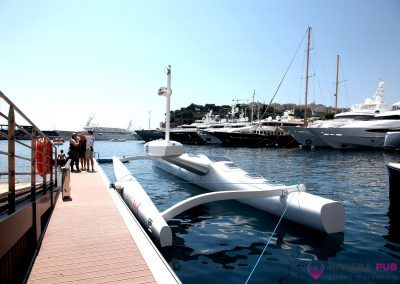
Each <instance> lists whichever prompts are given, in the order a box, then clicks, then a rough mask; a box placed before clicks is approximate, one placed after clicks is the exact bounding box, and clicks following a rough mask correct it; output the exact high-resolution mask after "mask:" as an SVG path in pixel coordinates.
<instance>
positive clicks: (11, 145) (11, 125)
mask: <svg viewBox="0 0 400 284" xmlns="http://www.w3.org/2000/svg"><path fill="white" fill-rule="evenodd" d="M0 99H3V100H4V101H5V102H6V103H7V104H8V106H9V113H8V115H5V114H3V113H2V112H1V111H0V116H1V117H3V118H5V119H6V120H7V122H8V129H7V134H6V133H0V134H1V135H0V136H1V137H6V138H7V140H8V151H7V152H4V151H0V155H5V156H7V158H8V171H7V172H2V173H0V174H1V175H6V176H8V204H7V207H8V208H7V209H8V210H7V211H8V214H12V213H14V212H15V209H16V197H17V194H16V186H15V185H16V180H15V176H17V175H19V176H21V175H30V176H31V182H30V183H31V186H30V188H31V190H30V199H31V202H35V201H36V193H37V192H38V191H39V189H40V191H43V194H46V191H47V189H48V188H52V187H53V186H55V185H57V147H55V146H54V145H52V146H51V148H50V149H49V148H46V145H44V147H43V151H38V150H37V149H36V142H37V141H38V137H37V134H39V135H41V137H43V138H44V141H46V140H47V139H48V140H50V139H49V138H48V137H47V136H46V135H45V134H44V133H43V132H42V131H41V130H40V129H39V128H38V127H37V126H36V125H35V124H34V123H33V122H32V121H31V120H30V119H29V118H28V117H27V116H26V115H25V114H24V113H23V112H22V111H21V110H20V109H19V108H18V107H17V106H16V105H15V104H14V103H13V102H12V101H11V100H10V99H9V98H7V97H6V96H5V95H4V94H3V93H2V92H1V91H0ZM15 113H17V114H18V118H20V117H22V118H23V120H24V121H25V122H27V123H29V125H30V126H31V127H32V129H31V131H30V132H29V131H28V130H26V129H25V128H24V127H22V126H20V124H18V123H17V122H16V119H15ZM16 129H18V130H19V131H21V132H22V133H24V134H26V135H28V136H30V137H31V145H28V144H26V143H23V142H21V141H19V140H18V139H17V138H16V137H15V130H16ZM16 143H18V144H20V145H22V146H24V147H26V148H29V149H31V151H30V152H31V153H30V157H25V156H22V155H16V153H15V144H16ZM49 151H50V155H49ZM46 152H47V153H46ZM37 154H41V156H43V162H38V161H37V159H36V155H37ZM48 158H50V159H51V160H54V163H52V162H51V161H50V163H49V162H47V159H48ZM16 159H22V160H26V161H30V162H31V170H30V172H29V173H28V172H16V168H15V160H16ZM36 165H42V166H43V167H44V169H46V168H47V167H49V166H50V168H51V170H50V172H49V173H46V171H45V172H44V173H43V174H42V179H43V181H42V182H41V183H40V184H42V186H41V187H38V186H37V184H36V178H37V177H36V176H37V174H38V173H37V172H36ZM49 175H50V178H49V182H48V181H47V180H48V176H49ZM50 194H51V195H52V190H50ZM51 200H53V198H51ZM52 205H53V203H52Z"/></svg>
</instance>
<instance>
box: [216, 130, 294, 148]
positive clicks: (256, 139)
mask: <svg viewBox="0 0 400 284" xmlns="http://www.w3.org/2000/svg"><path fill="white" fill-rule="evenodd" d="M212 134H213V135H214V136H216V137H217V138H218V139H219V140H221V145H222V146H225V147H254V148H257V147H264V148H293V147H298V146H299V145H300V144H299V143H298V142H297V141H296V140H295V139H294V138H293V137H292V136H291V135H264V134H257V133H239V132H230V133H229V132H218V131H215V132H213V133H212Z"/></svg>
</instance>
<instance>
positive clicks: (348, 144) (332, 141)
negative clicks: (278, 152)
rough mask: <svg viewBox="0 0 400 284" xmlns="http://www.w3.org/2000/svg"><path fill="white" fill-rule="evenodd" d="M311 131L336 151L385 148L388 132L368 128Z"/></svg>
mask: <svg viewBox="0 0 400 284" xmlns="http://www.w3.org/2000/svg"><path fill="white" fill-rule="evenodd" d="M310 131H311V132H312V133H314V134H315V135H317V136H318V137H319V138H321V139H322V140H324V141H325V142H326V143H327V144H329V145H330V146H331V147H333V148H335V149H361V148H383V144H384V141H385V133H386V132H374V131H371V130H370V129H366V128H344V127H338V128H310Z"/></svg>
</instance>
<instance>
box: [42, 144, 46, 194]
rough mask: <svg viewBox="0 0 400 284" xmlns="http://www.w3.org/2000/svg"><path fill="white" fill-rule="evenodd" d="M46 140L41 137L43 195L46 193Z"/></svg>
mask: <svg viewBox="0 0 400 284" xmlns="http://www.w3.org/2000/svg"><path fill="white" fill-rule="evenodd" d="M46 154H47V153H46V138H45V137H43V152H42V155H43V156H42V157H43V159H42V160H43V161H42V162H43V195H46V191H47V184H46V165H47V164H46V160H47V157H46Z"/></svg>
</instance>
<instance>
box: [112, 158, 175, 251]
mask: <svg viewBox="0 0 400 284" xmlns="http://www.w3.org/2000/svg"><path fill="white" fill-rule="evenodd" d="M113 167H114V174H115V179H116V180H117V181H118V182H116V187H118V186H120V187H121V190H120V194H121V197H122V199H123V200H124V202H125V203H126V205H127V206H128V207H129V209H130V210H131V211H132V213H133V214H134V216H135V217H136V218H137V219H138V220H139V222H140V223H141V225H142V227H143V228H144V229H145V230H146V231H147V233H148V234H149V235H150V236H153V237H154V239H155V240H157V241H158V242H159V245H160V246H162V247H164V246H170V245H172V231H171V228H170V227H169V226H168V224H167V223H166V222H165V220H164V219H163V218H162V216H161V215H160V212H159V211H158V209H157V208H156V207H155V205H154V203H153V202H152V201H151V199H150V197H149V196H148V195H147V193H146V191H145V190H144V189H143V187H142V186H141V185H140V183H139V182H138V181H137V180H136V179H135V178H134V177H133V176H132V174H131V173H130V172H129V170H128V169H127V168H126V167H125V166H124V165H123V163H122V162H121V161H120V160H119V159H118V158H116V157H113Z"/></svg>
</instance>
